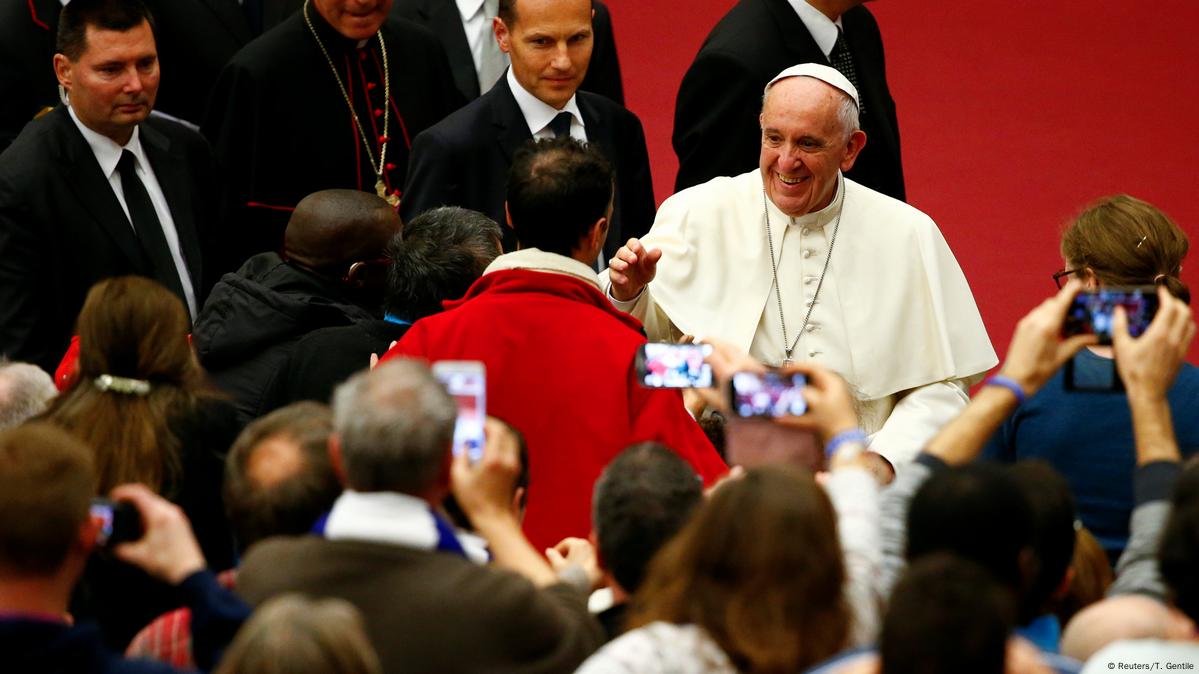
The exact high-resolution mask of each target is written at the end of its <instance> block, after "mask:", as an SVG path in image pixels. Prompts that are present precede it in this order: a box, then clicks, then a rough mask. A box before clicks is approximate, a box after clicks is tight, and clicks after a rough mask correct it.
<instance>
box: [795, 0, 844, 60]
mask: <svg viewBox="0 0 1199 674" xmlns="http://www.w3.org/2000/svg"><path fill="white" fill-rule="evenodd" d="M787 2H790V3H791V7H792V8H794V9H795V13H796V14H798V15H799V20H800V21H803V25H804V26H805V27H806V28H807V29H808V32H809V33H811V35H812V39H813V40H815V41H816V46H817V47H820V51H822V52H824V55H825V56H826V57H827V56H828V55H830V54H832V53H833V46H834V45H836V44H837V29H838V28H840V27H841V17H837V20H836V21H833V20H832V19H829V18H828V17H827V16H825V14H824V12H822V11H820V10H819V9H816V8H815V7H813V6H811V5H809V4H808V3H807V2H805V1H804V0H787Z"/></svg>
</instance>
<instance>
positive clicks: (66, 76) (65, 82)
mask: <svg viewBox="0 0 1199 674" xmlns="http://www.w3.org/2000/svg"><path fill="white" fill-rule="evenodd" d="M72 65H73V64H72V63H71V59H69V58H67V55H66V54H55V55H54V75H55V76H56V77H58V83H59V84H60V85H61V86H62V88H63V89H66V90H67V91H70V90H71V66H72Z"/></svg>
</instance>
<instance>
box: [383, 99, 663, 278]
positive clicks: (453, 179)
mask: <svg viewBox="0 0 1199 674" xmlns="http://www.w3.org/2000/svg"><path fill="white" fill-rule="evenodd" d="M577 97H578V98H577V100H578V104H579V111H580V112H582V114H583V124H584V128H585V130H586V132H587V138H588V140H589V141H590V142H591V143H594V144H595V145H596V146H597V147H599V149H600V150H601V151H602V152H603V153H604V155H605V156H606V157H607V158H608V160H609V161H611V162H612V165H613V167H614V168H615V170H616V201H615V205H614V208H613V212H612V223H611V228H610V230H609V232H608V241H607V243H606V244H605V245H604V252H605V255H607V256H609V257H610V256H612V255H615V254H616V250H617V249H619V248H620V246H621V244H623V243H624V242H625V241H626V240H627V239H628V238H629V237H632V236H638V237H639V236H642V235H643V234H645V233H646V232H648V231H649V228H650V225H652V224H653V221H654V192H653V183H652V181H651V179H650V170H649V153H648V152H647V151H646V148H645V133H644V131H642V129H641V121H640V120H638V119H637V116H636V115H634V114H633V113H631V112H629V111H628V110H626V109H624V108H623V107H621V106H620V105H619V104H617V103H614V102H612V101H611V100H609V99H607V98H606V97H604V96H599V95H597V94H592V93H588V92H586V91H580V92H578V94H577ZM532 138H533V136H532V134H531V133H529V125H528V123H527V122H525V118H524V115H523V114H521V111H520V106H518V105H517V104H516V99H515V98H513V97H512V90H511V89H510V88H509V87H508V80H507V77H506V76H505V77H501V78H500V80H499V82H496V85H495V86H494V87H492V89H491V91H489V92H487V93H486V94H483V95H482V96H480V97H479V98H477V99H475V100H474V101H472V102H471V103H469V104H467V105H466V107H464V108H462V109H461V110H459V111H457V112H455V113H454V114H452V115H450V116H449V117H446V118H445V119H444V120H442V121H441V123H439V124H437V125H435V126H433V127H432V128H429V129H427V130H426V131H424V132H423V133H421V134H420V135H419V136H417V137H416V140H415V141H414V142H413V143H412V155H411V159H410V160H409V165H408V182H407V184H406V185H405V187H404V198H403V200H401V201H400V215H401V216H403V218H404V220H406V221H408V220H411V219H412V218H414V217H416V216H417V215H420V214H421V213H423V212H425V211H427V210H429V209H431V208H436V207H438V206H461V207H463V208H470V209H473V210H476V211H479V212H480V213H483V214H485V215H487V216H488V217H490V218H492V219H493V220H495V221H496V222H498V223H500V224H501V226H502V225H503V223H504V220H505V218H504V198H505V190H506V187H507V183H508V169H509V168H510V167H511V165H512V157H513V155H514V154H515V152H516V150H517V149H519V148H520V147H521V146H522V145H524V144H525V143H527V142H529V141H530V140H532ZM503 229H504V250H505V251H511V250H514V249H515V248H516V245H515V244H516V239H515V236H514V235H513V233H512V230H511V228H508V227H503Z"/></svg>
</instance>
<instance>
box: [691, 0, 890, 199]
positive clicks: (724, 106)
mask: <svg viewBox="0 0 1199 674" xmlns="http://www.w3.org/2000/svg"><path fill="white" fill-rule="evenodd" d="M863 2H864V0H807V1H806V2H805V1H804V0H740V2H738V3H737V5H736V6H735V7H733V9H731V10H729V13H728V14H726V15H725V16H724V18H723V19H721V20H720V23H718V24H716V27H715V28H713V29H712V32H711V33H710V34H709V35H708V38H707V39H706V40H705V41H704V44H703V46H702V47H700V50H699V53H698V54H697V55H696V57H695V61H694V62H692V64H691V67H690V68H689V69H688V70H687V74H686V75H685V76H684V77H683V83H682V86H680V87H679V96H678V100H677V101H676V103H675V113H674V135H673V137H672V142H673V144H674V151H675V154H676V155H678V157H679V173H678V176H677V177H676V179H675V186H674V187H675V191H678V190H682V189H684V188H687V187H691V186H692V185H698V184H700V183H704V182H707V181H709V180H711V179H712V178H715V177H716V176H735V175H740V174H742V173H745V172H746V171H751V170H753V169H754V168H755V167H757V165H758V150H757V148H758V146H759V145H760V144H761V135H762V132H761V129H760V128H759V126H758V114H759V113H760V112H761V111H762V89H763V87H765V86H766V83H767V82H768V81H770V78H772V77H774V76H775V74H777V73H779V72H781V71H782V70H784V69H785V68H788V67H790V66H793V65H796V64H799V63H808V62H811V63H820V64H823V65H832V66H833V67H835V68H837V69H838V70H841V71H842V74H843V75H845V76H846V77H847V78H849V80H850V81H851V82H852V83H853V84H854V85H855V86H856V87H857V90H858V94H859V96H860V98H861V101H862V109H861V128H862V131H864V132H865V133H866V138H867V142H866V147H865V148H864V149H863V150H862V152H861V154H859V155H858V159H857V162H856V163H855V164H854V167H853V170H851V171H850V172H849V173H847V174H846V177H848V178H851V179H853V180H855V181H856V182H859V183H861V184H863V185H865V186H866V187H869V188H872V189H874V190H877V191H879V192H882V193H883V194H886V195H888V196H892V197H895V198H896V199H900V200H903V199H904V198H905V192H904V184H903V165H902V163H901V160H900V152H899V123H898V121H897V119H896V115H895V101H894V100H892V98H891V91H890V89H888V87H887V71H886V62H885V60H884V57H883V42H882V36H881V35H880V34H879V30H878V24H877V23H875V21H874V17H873V16H872V15H871V14H870V12H869V10H867V9H866V8H865V7H862V6H861V5H862V3H863Z"/></svg>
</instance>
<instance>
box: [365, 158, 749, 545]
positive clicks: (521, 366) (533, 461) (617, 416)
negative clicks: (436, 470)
mask: <svg viewBox="0 0 1199 674" xmlns="http://www.w3.org/2000/svg"><path fill="white" fill-rule="evenodd" d="M612 186H613V173H612V167H611V165H610V164H609V163H608V161H607V160H606V159H604V157H603V155H602V154H600V152H599V151H598V150H596V149H595V148H593V147H590V146H588V145H584V144H582V143H579V142H578V141H574V140H571V139H570V138H557V139H553V140H545V141H539V142H537V143H536V144H530V145H528V146H526V147H524V148H522V149H521V150H520V151H518V152H517V153H516V156H515V158H514V160H513V163H512V169H511V173H510V174H509V177H508V191H507V195H508V196H507V204H506V208H507V214H508V223H509V225H510V226H511V227H512V228H513V229H514V230H515V232H516V236H517V239H518V241H519V242H520V249H519V250H517V251H516V252H513V253H509V254H507V255H501V256H500V257H498V258H496V260H495V261H494V262H493V263H492V264H491V265H490V266H489V267H488V268H487V270H486V271H485V272H484V273H483V276H482V277H481V278H480V279H479V280H478V281H477V282H475V284H474V285H473V286H471V288H470V289H469V290H468V291H467V293H466V296H465V297H463V298H462V299H461V300H458V301H454V302H446V303H445V304H446V311H444V312H443V313H440V314H436V315H433V316H429V317H428V318H424V319H421V320H420V321H417V322H416V324H415V325H413V326H412V328H411V329H410V330H409V331H408V332H407V333H406V334H405V335H404V338H403V339H401V340H400V342H399V343H398V344H396V345H395V347H393V348H392V349H391V350H390V351H389V352H388V353H387V354H386V356H384V358H383V359H384V360H386V359H388V358H395V357H401V356H416V357H421V358H424V359H426V360H429V361H431V362H435V361H440V360H478V361H482V362H483V363H484V366H485V368H486V372H487V406H488V407H487V413H488V414H489V415H491V416H495V417H498V418H500V419H503V420H504V421H506V422H508V423H509V424H511V425H512V426H513V427H515V428H516V429H518V430H519V431H520V432H521V433H522V434H523V435H524V436H525V439H526V440H527V442H528V447H529V470H530V475H529V492H528V510H527V513H526V516H525V522H524V529H525V533H526V535H527V536H528V537H529V540H530V541H531V542H532V543H533V544H534V545H536V546H539V547H540V548H545V547H547V546H551V545H554V544H555V543H557V542H558V541H560V540H562V539H563V538H564V537H567V536H578V537H584V538H585V537H586V536H587V534H588V533H589V531H590V529H591V519H590V517H591V487H592V484H594V482H595V480H596V478H597V477H599V474H600V472H601V471H602V470H603V468H604V466H606V465H607V463H608V462H609V461H610V460H611V459H612V458H614V457H615V456H616V455H617V454H618V453H620V451H621V450H622V449H624V448H625V447H627V446H628V445H630V444H631V443H634V442H639V441H644V440H656V441H658V442H661V443H662V444H664V445H666V446H668V447H670V448H672V449H673V450H674V451H676V452H678V453H679V455H680V456H682V457H683V458H684V459H686V460H687V461H688V462H689V463H690V464H691V465H692V466H693V467H694V468H695V470H696V473H698V474H699V475H700V476H701V477H702V478H703V479H704V481H705V482H707V483H711V482H712V481H714V480H715V478H717V477H719V476H720V475H722V474H723V473H724V472H725V471H726V470H727V468H726V466H725V464H724V462H723V461H722V460H721V459H720V457H719V455H717V453H716V450H715V449H714V448H713V447H712V445H711V443H710V442H708V439H707V437H706V436H705V435H704V433H703V431H702V430H700V427H699V425H698V424H696V422H695V420H694V419H692V418H691V416H690V415H689V414H688V412H687V410H686V409H685V408H684V407H683V400H682V397H681V396H680V394H679V392H678V391H673V390H667V389H648V388H643V387H642V386H640V385H639V384H638V383H637V382H636V380H635V379H636V378H635V367H634V357H635V355H636V352H637V348H638V347H639V346H641V345H642V344H644V343H645V341H646V340H645V336H644V334H643V332H642V330H641V324H640V322H638V321H637V320H636V319H635V318H632V317H631V316H629V315H628V314H625V313H624V312H621V311H618V310H616V309H614V308H613V307H612V304H611V302H609V301H608V299H607V298H606V297H604V295H603V293H602V292H601V291H600V289H599V283H598V279H597V277H596V274H595V271H594V267H593V263H594V262H595V260H596V259H597V257H598V256H599V255H601V254H602V251H603V247H604V239H605V238H606V237H607V234H608V217H609V215H610V214H611V212H612V198H613V188H612Z"/></svg>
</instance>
